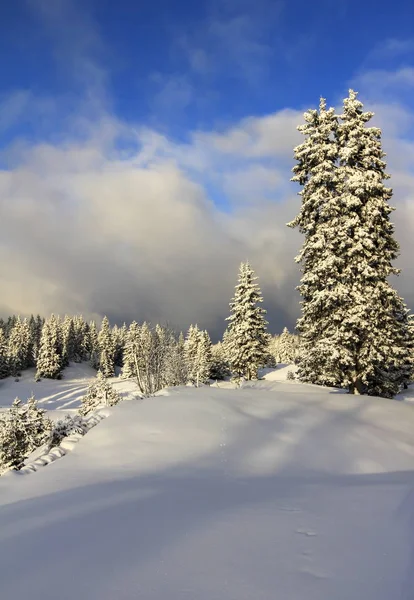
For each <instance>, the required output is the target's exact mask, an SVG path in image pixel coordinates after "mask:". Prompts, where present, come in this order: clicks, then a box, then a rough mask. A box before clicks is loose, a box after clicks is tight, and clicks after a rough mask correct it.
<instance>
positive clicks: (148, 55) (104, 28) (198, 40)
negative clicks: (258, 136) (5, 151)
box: [0, 0, 414, 139]
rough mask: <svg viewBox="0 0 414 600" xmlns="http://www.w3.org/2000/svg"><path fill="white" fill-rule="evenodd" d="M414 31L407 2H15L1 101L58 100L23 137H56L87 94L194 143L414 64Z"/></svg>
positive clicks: (4, 26)
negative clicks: (377, 72) (358, 79)
mask: <svg viewBox="0 0 414 600" xmlns="http://www.w3.org/2000/svg"><path fill="white" fill-rule="evenodd" d="M413 22H414V7H413V5H412V2H410V1H409V0H397V1H396V2H380V3H375V4H374V3H371V2H356V1H345V2H332V1H331V0H317V1H316V2H312V3H311V2H305V1H294V2H287V1H280V2H279V1H277V0H273V1H272V0H255V1H252V0H239V1H238V0H221V1H214V0H207V1H206V0H201V1H198V2H193V1H185V0H177V1H176V2H171V1H170V0H153V1H151V2H142V1H141V2H139V1H132V0H118V1H117V2H114V1H113V0H83V1H82V2H80V1H79V2H67V1H62V0H56V1H53V2H45V1H44V0H40V1H39V2H36V1H35V0H30V1H25V0H19V1H18V2H11V1H8V2H3V3H2V4H1V8H0V23H1V25H0V27H1V31H0V72H1V73H2V77H1V84H0V85H1V93H2V95H4V94H8V93H10V92H15V91H17V90H25V91H27V90H30V92H32V93H33V94H35V95H36V96H37V97H42V98H44V99H47V98H49V97H59V98H60V111H59V113H58V114H57V115H56V120H54V122H53V123H51V122H49V123H45V124H42V123H39V122H37V123H34V124H33V123H28V122H26V123H25V124H23V123H22V122H20V124H17V123H16V124H15V126H16V128H17V129H18V131H19V133H20V132H21V131H22V129H23V127H26V128H28V129H29V127H30V126H31V127H32V128H34V129H36V134H37V135H40V134H41V133H42V132H41V129H42V125H44V130H45V131H44V134H46V132H49V133H50V132H53V133H54V134H56V132H57V131H58V130H59V128H61V127H62V126H63V125H64V123H62V113H63V114H65V112H66V111H67V112H70V111H71V110H76V107H77V103H78V102H80V101H81V99H82V97H83V96H84V94H85V93H86V90H87V89H88V87H89V88H90V89H89V91H91V90H93V93H95V94H99V95H100V101H101V102H103V101H105V103H106V106H108V107H110V109H111V110H112V111H113V112H114V113H115V114H117V115H118V116H120V117H121V118H123V119H126V120H128V121H134V122H136V121H139V122H145V123H151V124H153V125H154V126H155V127H157V128H159V129H161V130H163V131H166V132H168V133H170V134H171V135H174V136H177V137H182V138H185V136H186V133H187V132H188V130H189V129H199V128H201V129H205V128H211V127H224V126H226V125H227V124H228V123H230V122H236V121H237V120H239V119H241V118H242V117H245V116H246V115H264V114H268V113H271V112H273V111H275V110H279V109H281V108H284V107H291V108H299V109H302V108H303V107H307V106H312V105H314V104H315V103H316V102H317V100H318V97H319V96H320V95H321V94H322V95H326V96H327V97H328V98H330V99H331V102H336V101H337V100H338V99H340V98H342V97H343V95H344V94H345V92H346V89H347V86H348V84H349V82H351V81H352V79H353V78H354V77H355V76H356V75H357V74H359V73H361V72H362V71H365V70H368V69H372V68H382V67H384V66H385V67H386V68H387V69H388V68H392V67H394V66H397V65H398V66H401V65H411V66H412V65H413V62H414V59H413V57H414V47H413V45H412V43H411V35H412V23H413ZM386 44H389V48H388V51H386ZM392 44H394V46H393V47H392ZM86 61H88V62H89V63H90V66H91V67H92V66H93V69H91V70H88V67H87V66H85V64H84V63H85V62H86ZM94 88H95V89H94ZM104 97H105V98H104ZM16 133H17V132H16ZM11 135H13V132H12V131H9V132H8V134H7V138H6V139H10V136H11Z"/></svg>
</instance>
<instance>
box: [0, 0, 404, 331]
mask: <svg viewBox="0 0 414 600" xmlns="http://www.w3.org/2000/svg"><path fill="white" fill-rule="evenodd" d="M413 22H414V7H413V6H412V2H409V1H408V0H407V1H406V0H397V1H395V2H393V3H391V2H383V3H378V2H377V3H371V2H356V1H348V2H332V0H330V1H328V0H319V1H316V2H313V3H309V2H301V1H296V2H288V1H287V0H281V1H277V0H276V1H271V0H254V1H253V0H221V1H218V0H206V1H197V2H189V1H183V0H181V1H180V0H177V1H175V2H172V1H167V0H153V1H151V2H132V1H128V0H118V1H117V2H114V1H113V0H82V1H81V0H18V1H11V0H10V1H6V2H2V3H0V73H1V79H0V223H1V227H2V237H1V239H0V261H1V264H2V270H1V272H0V287H1V289H2V296H1V297H0V316H4V315H7V314H9V313H10V312H20V313H22V314H27V313H29V314H30V313H31V312H40V313H42V314H48V313H49V312H51V311H54V312H58V313H64V312H71V313H75V312H83V313H84V314H85V315H88V316H91V317H94V318H97V319H99V318H100V317H101V316H102V315H103V314H108V315H109V316H110V317H111V319H112V320H113V321H117V322H121V323H122V321H123V320H124V319H126V320H131V319H133V318H136V319H138V320H143V319H148V320H152V321H154V320H158V321H165V320H168V321H169V322H170V323H172V324H174V325H176V326H177V327H183V328H186V327H187V326H188V325H189V324H190V323H191V322H193V323H195V322H198V324H199V325H200V326H203V327H208V328H209V329H210V331H211V332H213V334H214V332H215V333H220V332H221V331H222V330H223V327H224V321H223V319H224V318H225V316H226V314H227V312H228V301H229V300H230V297H231V294H232V290H233V286H234V283H235V279H236V274H237V269H238V265H239V263H240V261H242V260H246V259H249V260H250V261H251V262H252V264H253V267H254V268H255V269H256V271H257V273H258V275H259V277H260V282H261V285H262V288H263V292H264V296H265V306H266V308H267V309H268V317H269V321H270V324H271V325H270V326H271V329H272V330H273V331H278V330H281V329H282V328H283V326H284V325H287V326H289V327H291V328H292V327H293V326H294V323H295V319H296V317H297V315H298V312H299V305H298V300H299V298H298V295H297V292H296V291H295V286H296V285H297V284H298V281H299V276H300V274H299V271H298V268H297V266H296V265H295V263H294V256H295V255H296V254H297V252H298V250H299V248H300V244H301V239H300V236H299V235H298V234H297V232H292V231H291V230H289V229H287V227H286V222H287V221H290V220H291V219H292V218H293V217H294V215H295V213H296V212H297V210H298V207H299V199H298V197H297V191H298V190H297V188H296V187H295V186H294V185H293V184H291V183H290V176H291V168H292V166H293V164H292V163H293V158H292V156H293V147H294V146H295V145H296V144H297V143H298V141H299V140H300V136H299V134H298V132H297V130H296V127H297V125H298V124H300V123H301V121H302V118H303V117H302V113H303V111H304V110H305V109H307V108H309V107H312V106H316V105H317V104H318V101H319V97H320V95H323V96H325V97H327V100H328V104H329V105H334V106H337V107H338V108H340V104H341V101H342V98H344V97H345V96H346V95H347V90H348V88H349V87H350V86H352V87H354V88H355V89H356V90H358V91H360V97H361V99H362V100H363V102H364V103H365V105H366V107H367V108H369V109H373V110H374V112H375V113H376V114H375V121H374V123H375V124H376V125H378V126H380V127H382V129H383V134H384V135H383V140H384V148H385V150H386V152H387V161H388V169H389V171H390V173H391V175H392V178H391V185H392V186H393V188H394V198H393V204H394V205H395V206H396V208H397V210H396V211H395V213H394V220H395V224H396V233H397V238H398V239H399V241H400V242H401V258H400V261H399V265H400V266H401V267H402V269H403V273H402V276H401V277H400V279H399V282H398V286H399V289H400V291H401V293H402V295H404V297H405V298H406V300H407V302H408V304H409V306H411V307H412V308H414V283H413V282H414V264H413V262H412V260H411V256H412V255H413V252H414V242H413V240H414V94H413V91H414V35H413V33H412V23H413Z"/></svg>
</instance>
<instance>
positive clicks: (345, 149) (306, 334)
mask: <svg viewBox="0 0 414 600" xmlns="http://www.w3.org/2000/svg"><path fill="white" fill-rule="evenodd" d="M372 116H373V114H372V113H370V112H364V111H363V105H362V103H361V102H360V101H359V100H358V99H357V95H356V93H355V92H353V91H352V90H351V91H350V93H349V97H348V98H346V99H345V101H344V111H343V114H342V115H341V117H340V119H341V120H340V122H338V117H337V116H336V115H335V114H334V111H333V109H329V110H326V105H325V102H324V101H323V100H322V101H321V104H320V107H319V111H308V113H305V120H306V125H304V126H301V127H300V128H299V129H300V131H301V132H302V133H303V134H304V135H305V136H306V139H305V142H304V143H303V144H301V145H300V146H298V147H297V148H296V149H295V156H296V159H297V161H298V164H297V165H296V167H295V168H294V173H295V175H294V177H293V180H294V181H297V182H298V183H299V184H300V185H302V186H303V190H302V192H301V195H302V207H301V211H300V213H299V215H298V216H297V217H296V219H295V220H294V221H293V222H292V223H290V226H293V227H298V228H299V230H300V231H301V233H303V234H304V235H305V242H304V245H303V248H302V251H301V253H300V255H299V256H298V258H297V260H298V261H299V262H300V263H301V265H302V271H303V277H302V280H301V285H300V287H299V290H300V292H301V295H302V298H303V302H302V317H301V318H300V319H299V321H298V324H297V328H298V330H299V332H300V333H301V356H300V360H299V370H298V375H299V378H300V379H301V380H302V381H309V382H312V383H325V384H328V385H329V384H330V385H340V386H343V387H348V389H349V391H350V393H358V394H359V393H368V394H376V395H381V396H386V397H392V396H393V395H395V394H396V393H397V392H398V390H399V388H400V386H401V384H402V383H403V382H404V378H405V372H406V368H407V363H408V360H409V357H408V354H409V352H408V344H409V336H408V320H407V310H406V307H405V305H404V303H403V301H402V300H401V298H400V297H399V296H398V294H397V293H396V291H395V290H394V289H393V288H392V287H391V286H390V284H389V282H388V277H389V276H390V275H392V274H395V273H397V269H395V267H393V265H392V261H393V260H395V258H396V257H397V255H398V250H399V247H398V244H397V242H396V240H395V239H394V228H393V225H392V223H391V222H390V218H389V217H390V213H391V211H392V208H391V207H390V206H389V204H388V202H389V200H390V198H391V196H392V191H391V189H390V188H387V187H385V185H384V180H386V179H387V178H388V175H387V174H386V172H385V162H384V161H383V158H384V153H383V151H382V147H381V131H380V130H379V129H378V128H375V127H367V126H366V124H367V123H368V122H369V121H370V119H371V118H372Z"/></svg>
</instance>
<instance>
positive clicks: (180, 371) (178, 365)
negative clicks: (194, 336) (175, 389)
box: [168, 332, 188, 386]
mask: <svg viewBox="0 0 414 600" xmlns="http://www.w3.org/2000/svg"><path fill="white" fill-rule="evenodd" d="M168 366H169V371H170V381H169V385H173V386H176V385H185V384H186V383H187V381H188V373H187V362H186V354H185V338H184V334H183V332H181V333H180V335H179V337H178V340H177V342H176V343H175V344H174V345H173V347H172V348H171V353H170V359H169V365H168Z"/></svg>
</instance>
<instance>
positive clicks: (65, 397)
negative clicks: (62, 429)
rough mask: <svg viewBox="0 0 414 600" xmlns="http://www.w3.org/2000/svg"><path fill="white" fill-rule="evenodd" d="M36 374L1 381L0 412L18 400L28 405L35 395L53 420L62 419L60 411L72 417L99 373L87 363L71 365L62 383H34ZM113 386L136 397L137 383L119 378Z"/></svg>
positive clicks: (127, 394)
mask: <svg viewBox="0 0 414 600" xmlns="http://www.w3.org/2000/svg"><path fill="white" fill-rule="evenodd" d="M35 372H36V370H35V369H27V370H26V371H23V373H22V375H21V377H19V380H18V381H15V378H14V377H7V379H1V380H0V411H1V410H4V409H5V408H8V407H9V406H11V404H12V402H13V400H14V399H15V398H16V397H18V398H20V400H21V401H22V402H26V400H27V399H28V398H29V397H30V396H31V395H32V394H34V396H35V398H36V400H37V402H38V404H39V406H40V407H41V408H44V409H46V410H47V411H48V413H49V416H50V417H51V418H53V417H59V418H61V417H62V416H63V415H62V414H61V412H60V411H63V413H71V412H73V411H76V410H77V409H78V408H79V406H80V404H81V398H82V396H84V395H85V393H86V390H87V387H88V384H89V383H90V382H91V381H92V380H93V379H94V378H95V376H96V371H95V370H94V369H92V367H91V366H89V364H88V363H81V364H75V363H73V364H71V366H70V367H68V368H66V369H65V370H64V376H63V379H61V380H60V381H55V380H53V379H42V380H41V381H35V379H34V377H35ZM111 383H112V385H114V386H115V388H116V389H117V390H118V391H119V392H120V393H121V395H122V396H124V397H128V396H129V395H131V396H132V397H135V396H136V386H135V385H134V383H132V382H125V381H122V380H121V379H119V378H118V377H114V378H113V379H111ZM59 412H60V414H59Z"/></svg>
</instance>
